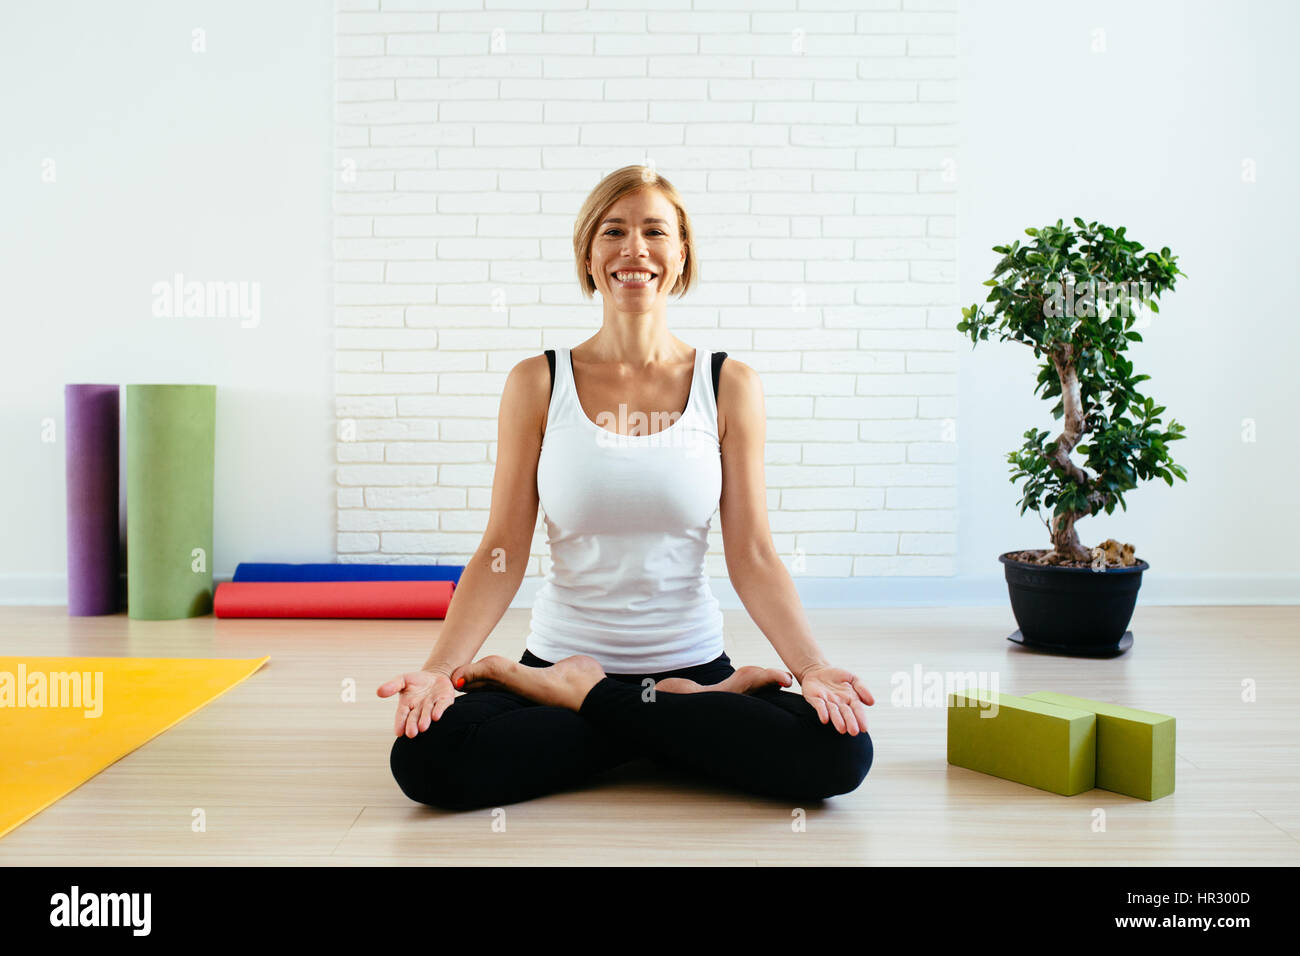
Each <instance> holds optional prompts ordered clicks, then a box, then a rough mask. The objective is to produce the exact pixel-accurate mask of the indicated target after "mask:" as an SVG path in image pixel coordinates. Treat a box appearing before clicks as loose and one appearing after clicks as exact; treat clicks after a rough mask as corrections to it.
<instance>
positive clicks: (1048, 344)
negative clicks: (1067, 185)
mask: <svg viewBox="0 0 1300 956" xmlns="http://www.w3.org/2000/svg"><path fill="white" fill-rule="evenodd" d="M1124 232H1125V227H1124V226H1120V227H1119V228H1118V229H1112V228H1111V227H1109V226H1105V225H1101V224H1099V223H1096V222H1090V223H1085V222H1084V221H1083V220H1082V219H1079V218H1076V219H1075V220H1074V225H1073V227H1072V226H1069V225H1065V224H1064V223H1063V221H1062V220H1059V219H1058V220H1057V222H1056V224H1055V225H1053V226H1044V227H1042V228H1041V229H1026V230H1025V234H1026V235H1027V236H1029V237H1030V238H1031V239H1033V242H1032V243H1030V244H1026V245H1022V244H1021V243H1020V241H1019V240H1016V241H1015V242H1012V243H1011V244H1010V245H1002V246H994V247H993V251H994V252H996V253H998V254H999V255H1000V256H1001V259H1000V260H999V261H998V263H997V265H996V266H995V267H994V269H993V274H992V278H990V279H988V280H987V281H985V283H984V285H986V286H988V287H989V294H988V298H987V299H986V300H985V305H984V306H980V305H978V304H975V305H971V306H970V307H969V308H963V309H962V310H961V313H962V320H961V321H960V322H959V323H957V330H958V331H959V332H963V333H966V334H967V335H969V336H970V339H971V345H972V348H973V347H974V346H975V345H977V344H978V343H979V342H981V341H986V340H987V339H988V337H989V334H990V333H993V334H994V335H996V336H998V337H999V338H1000V339H1002V340H1003V341H1005V340H1007V339H1011V340H1014V341H1017V342H1021V343H1023V344H1025V345H1028V346H1031V347H1032V348H1033V350H1034V357H1035V358H1040V359H1042V360H1043V363H1042V365H1041V366H1040V367H1039V371H1038V380H1037V384H1036V386H1035V388H1034V392H1035V393H1038V392H1040V391H1041V393H1042V395H1041V397H1042V398H1044V399H1051V398H1056V399H1057V401H1056V403H1055V405H1054V406H1053V408H1052V416H1053V417H1054V418H1057V419H1061V420H1062V425H1063V430H1062V432H1061V434H1060V435H1058V436H1057V438H1055V439H1053V440H1051V441H1050V442H1049V441H1047V439H1048V432H1046V431H1038V430H1037V429H1030V430H1029V431H1027V432H1025V433H1024V438H1025V442H1024V444H1023V445H1022V446H1021V447H1020V448H1019V449H1017V450H1016V451H1013V452H1011V453H1009V454H1008V455H1007V461H1008V462H1009V463H1010V464H1011V465H1012V474H1011V480H1012V481H1013V482H1015V481H1018V480H1020V479H1024V483H1023V485H1022V487H1021V491H1022V498H1021V501H1020V513H1021V514H1024V513H1025V511H1027V510H1028V509H1030V508H1032V509H1034V511H1036V512H1038V511H1040V509H1041V508H1044V507H1046V508H1051V509H1052V510H1053V513H1054V515H1061V514H1065V513H1069V512H1073V513H1074V514H1076V515H1077V516H1083V515H1094V514H1097V513H1098V512H1100V511H1101V510H1103V509H1104V510H1105V511H1106V513H1107V514H1111V513H1113V512H1114V510H1115V505H1116V504H1119V505H1120V507H1122V508H1124V509H1125V510H1127V507H1128V506H1127V505H1126V504H1125V502H1124V493H1125V492H1126V491H1130V490H1132V489H1133V488H1136V487H1137V483H1138V482H1139V481H1145V480H1148V479H1151V478H1163V479H1164V480H1165V481H1166V482H1167V483H1168V484H1170V485H1172V484H1173V483H1174V478H1175V477H1178V478H1181V479H1183V480H1184V481H1186V480H1187V474H1186V472H1185V471H1184V470H1183V468H1182V467H1180V466H1179V465H1177V464H1175V463H1174V461H1173V459H1172V458H1171V457H1170V455H1169V452H1168V449H1167V446H1168V444H1169V443H1170V442H1173V441H1177V440H1178V439H1181V438H1183V437H1185V436H1184V435H1183V426H1182V425H1180V424H1178V423H1177V422H1176V421H1173V420H1171V421H1170V423H1169V426H1168V428H1163V427H1161V419H1160V414H1161V413H1162V412H1164V411H1165V406H1163V405H1156V404H1155V403H1154V402H1153V401H1152V399H1151V398H1149V397H1146V396H1144V395H1142V394H1141V393H1140V392H1139V390H1138V385H1139V384H1140V383H1141V382H1143V381H1146V380H1147V379H1149V378H1150V376H1149V375H1134V374H1133V363H1132V362H1130V361H1129V360H1128V359H1127V358H1125V356H1124V353H1125V352H1126V351H1127V349H1128V346H1129V343H1130V342H1141V341H1142V336H1141V335H1140V334H1139V333H1138V332H1135V331H1133V328H1132V327H1133V324H1134V322H1135V321H1136V320H1137V311H1138V309H1139V308H1142V307H1145V308H1149V309H1150V310H1151V311H1152V312H1157V313H1158V312H1159V311H1160V309H1159V305H1158V298H1159V296H1160V295H1161V294H1162V293H1164V292H1167V291H1170V290H1172V289H1173V288H1174V283H1175V281H1176V278H1177V277H1178V276H1180V275H1181V276H1184V277H1185V274H1184V273H1182V272H1181V271H1179V269H1178V260H1177V257H1175V256H1174V255H1172V254H1171V253H1170V251H1169V248H1168V247H1167V246H1166V247H1165V248H1162V249H1161V250H1160V251H1159V252H1154V251H1151V252H1146V253H1143V251H1142V250H1143V246H1142V244H1141V243H1139V242H1135V241H1134V240H1132V239H1129V238H1128V237H1126V236H1125V235H1124ZM1107 283H1110V284H1112V285H1107ZM990 303H991V307H990V305H989V304H990ZM1070 369H1073V373H1074V377H1075V378H1076V379H1077V382H1078V387H1079V403H1080V412H1081V415H1082V425H1081V428H1080V429H1079V432H1078V434H1077V435H1073V436H1070V437H1071V438H1072V440H1073V441H1074V442H1077V443H1078V444H1076V445H1075V446H1074V448H1073V449H1072V451H1077V452H1078V453H1079V454H1080V455H1085V456H1086V459H1085V460H1084V463H1083V464H1084V467H1085V468H1086V469H1087V472H1086V473H1084V475H1083V480H1082V481H1080V477H1081V476H1080V472H1079V470H1078V466H1077V465H1075V463H1074V462H1073V461H1072V460H1070V465H1073V466H1074V467H1067V466H1066V465H1064V464H1062V463H1061V462H1060V461H1058V460H1057V448H1058V443H1059V442H1060V441H1061V439H1063V438H1066V437H1067V435H1068V430H1066V429H1064V424H1065V422H1064V419H1065V416H1066V408H1065V397H1064V396H1063V395H1062V385H1061V378H1062V374H1064V375H1065V376H1066V378H1067V380H1068V379H1069V370H1070ZM1084 436H1090V438H1091V440H1090V441H1088V442H1087V443H1082V439H1083V437H1084Z"/></svg>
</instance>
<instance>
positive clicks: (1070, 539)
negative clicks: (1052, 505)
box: [1052, 511, 1092, 562]
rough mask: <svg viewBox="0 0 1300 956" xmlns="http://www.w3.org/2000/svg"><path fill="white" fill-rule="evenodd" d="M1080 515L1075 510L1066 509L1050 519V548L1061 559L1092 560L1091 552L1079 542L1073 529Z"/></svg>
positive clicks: (1077, 535)
mask: <svg viewBox="0 0 1300 956" xmlns="http://www.w3.org/2000/svg"><path fill="white" fill-rule="evenodd" d="M1080 517H1082V515H1080V514H1079V512H1077V511H1067V512H1065V513H1064V514H1062V515H1058V516H1055V517H1053V519H1052V550H1053V551H1054V552H1055V553H1056V554H1057V555H1058V556H1059V557H1060V558H1061V559H1062V560H1066V561H1086V562H1091V561H1092V552H1091V551H1089V550H1088V549H1087V548H1085V547H1084V546H1083V545H1082V544H1080V543H1079V534H1078V532H1076V531H1075V530H1074V523H1075V521H1077V520H1078V519H1079V518H1080Z"/></svg>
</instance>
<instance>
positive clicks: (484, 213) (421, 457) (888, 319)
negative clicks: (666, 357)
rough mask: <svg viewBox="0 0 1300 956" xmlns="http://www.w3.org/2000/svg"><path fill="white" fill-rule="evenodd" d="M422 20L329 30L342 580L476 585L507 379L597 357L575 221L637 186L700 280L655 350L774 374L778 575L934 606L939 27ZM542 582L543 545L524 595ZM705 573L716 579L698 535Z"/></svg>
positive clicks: (946, 305)
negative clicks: (862, 585)
mask: <svg viewBox="0 0 1300 956" xmlns="http://www.w3.org/2000/svg"><path fill="white" fill-rule="evenodd" d="M348 6H349V7H350V8H357V7H363V6H365V7H376V6H378V4H377V3H369V4H365V3H349V4H348ZM411 6H412V5H411V4H405V3H404V4H402V5H401V9H399V10H397V11H394V12H390V11H388V9H387V6H386V5H385V6H384V7H383V8H381V9H380V10H378V11H377V12H375V11H373V10H367V11H358V12H344V13H341V14H340V16H339V18H338V24H339V45H338V53H339V56H338V60H337V63H338V77H339V79H338V82H337V86H336V89H337V95H338V100H339V108H338V112H337V114H336V115H337V120H338V124H339V126H338V132H339V135H338V140H339V142H340V149H339V162H340V163H347V164H351V165H352V167H353V168H354V170H355V175H352V174H351V173H350V174H349V176H348V177H347V178H345V179H341V180H340V182H339V185H338V192H337V195H336V198H335V212H336V217H335V226H336V230H337V232H338V234H339V238H338V239H337V240H336V242H335V258H336V262H337V269H336V273H335V301H336V303H339V308H338V309H337V313H336V314H337V321H338V323H339V325H340V326H341V328H340V334H339V339H338V343H339V353H338V359H339V366H338V368H339V374H338V377H337V380H336V390H337V394H338V396H339V399H338V409H339V415H340V417H341V418H343V419H345V420H346V422H347V424H348V429H349V430H348V433H347V437H345V438H344V439H342V440H340V442H339V457H340V466H339V469H338V475H339V484H340V486H341V490H340V495H339V504H340V511H339V529H340V532H339V536H338V548H339V552H340V554H341V555H343V556H346V559H347V560H377V561H398V562H409V563H423V562H430V561H442V562H448V563H457V564H460V563H464V562H465V561H467V560H468V559H469V557H470V555H471V553H472V552H473V551H474V549H475V548H476V547H477V545H478V543H479V540H480V538H481V535H482V532H483V530H484V529H485V528H486V527H487V519H488V514H489V506H490V499H491V488H492V478H493V469H494V465H493V462H494V461H495V452H496V441H495V438H496V431H497V429H496V417H497V412H498V405H499V400H500V394H501V389H502V387H503V386H504V384H505V380H506V376H507V374H508V372H509V370H510V368H511V367H512V366H513V365H515V364H516V363H517V362H519V361H520V360H521V359H524V358H527V357H529V356H535V355H537V354H538V353H539V352H541V351H542V350H543V349H546V348H552V347H556V346H573V345H577V344H578V343H579V342H581V341H583V340H584V339H586V338H588V337H589V336H590V335H591V334H592V332H594V331H595V330H596V329H597V328H599V326H600V321H601V303H600V300H599V297H597V299H596V301H594V302H592V301H588V300H584V299H583V298H582V296H581V292H580V289H579V285H578V282H577V278H576V275H575V269H574V256H573V249H572V241H571V236H572V232H573V223H574V219H575V218H576V215H577V212H578V210H579V208H580V206H581V204H582V202H583V200H584V199H585V197H586V195H587V193H588V192H589V191H590V190H591V189H592V188H593V187H594V186H595V185H596V183H597V182H599V180H600V179H601V178H602V177H603V176H604V175H606V174H607V173H609V172H611V171H612V170H614V169H616V168H618V167H621V166H625V165H629V164H632V163H642V162H645V163H652V164H653V165H654V166H655V168H656V169H658V170H659V171H661V172H662V173H663V174H664V176H665V177H666V178H667V179H669V180H670V181H671V182H672V183H673V184H674V185H675V186H676V187H677V188H678V189H679V190H680V191H681V192H682V193H683V195H684V197H685V201H686V204H687V209H688V211H689V213H690V215H691V218H692V220H693V223H694V227H695V231H696V249H695V253H696V256H697V261H698V262H699V263H700V265H701V270H702V275H703V281H702V283H701V286H700V287H699V288H698V290H695V291H692V293H691V294H690V295H689V296H687V297H686V298H684V299H681V300H678V299H670V302H669V325H670V327H671V328H672V329H673V331H674V333H675V334H676V335H678V336H679V337H681V338H682V339H684V340H685V341H686V342H688V343H690V344H692V345H695V346H697V347H698V348H702V349H705V350H722V351H726V352H728V353H729V354H730V355H732V356H734V357H735V358H737V359H738V360H741V361H744V362H746V363H748V364H749V365H751V366H753V367H754V368H756V369H757V370H759V371H760V373H762V375H763V382H764V390H765V393H766V397H767V413H768V443H767V449H766V463H767V485H768V490H769V495H768V502H769V511H770V520H771V524H772V530H773V537H774V540H775V542H776V545H777V547H778V549H779V550H780V551H781V553H782V554H783V555H784V556H785V558H786V559H787V562H788V563H789V564H790V566H791V568H792V570H795V571H797V572H798V574H799V575H800V576H802V577H809V578H817V577H838V578H849V577H851V576H857V577H863V578H866V577H871V578H879V577H880V576H897V575H918V576H947V575H950V574H951V573H952V571H953V567H954V559H955V553H956V538H955V534H954V532H955V530H956V513H955V506H956V468H955V465H954V464H953V462H954V457H955V456H954V450H955V448H954V445H953V442H952V441H951V440H950V439H945V435H946V434H949V433H950V429H949V428H946V427H945V426H947V425H950V424H951V422H952V419H953V417H954V416H955V414H956V405H955V397H956V390H957V377H956V372H957V363H956V355H955V351H954V350H955V349H956V348H957V347H958V345H959V344H960V337H959V336H957V335H955V334H949V330H948V329H947V328H946V326H947V325H948V316H950V315H951V314H952V313H953V311H954V309H955V307H956V304H957V301H958V299H957V296H956V287H955V284H954V283H955V278H956V243H955V241H954V239H953V238H952V234H953V230H954V226H955V213H956V200H955V196H954V194H953V190H954V187H953V185H952V184H951V183H949V182H946V181H945V180H944V177H943V176H942V175H941V172H942V160H943V159H944V158H947V157H950V156H951V155H952V146H953V144H955V142H956V129H955V121H956V118H957V110H956V105H955V102H954V101H955V98H956V92H957V91H956V84H955V82H954V77H955V75H956V66H957V64H956V59H955V51H956V44H955V40H954V32H955V29H956V25H957V16H956V14H955V12H951V11H944V10H939V11H932V12H921V13H916V12H903V11H902V10H886V11H883V12H873V11H868V12H859V9H860V6H861V5H859V4H842V3H841V4H836V3H830V4H826V5H825V8H824V9H821V10H815V11H811V10H796V9H794V5H793V4H789V5H777V4H773V5H771V6H770V7H769V8H768V9H767V10H765V11H759V12H752V13H751V12H750V10H749V8H748V6H747V5H745V4H738V3H737V4H718V5H713V6H711V7H710V9H708V10H696V11H694V12H689V8H688V7H687V6H686V5H682V7H681V8H680V9H676V10H674V9H672V8H671V6H670V7H666V8H665V7H660V8H658V9H655V10H651V11H647V10H633V9H604V10H597V9H583V6H585V4H568V5H565V4H553V5H544V6H542V7H541V8H539V9H536V10H520V11H516V10H495V9H494V10H486V11H469V10H466V11H451V10H442V11H441V12H434V8H436V7H439V6H442V5H439V4H417V5H415V6H420V7H421V8H422V9H421V10H420V12H408V11H407V9H406V8H408V7H411ZM867 6H868V7H869V6H870V5H869V4H868V5H867ZM879 6H887V5H879ZM562 7H564V8H565V9H560V8H562ZM426 8H427V9H426ZM798 298H802V300H803V301H804V302H805V303H806V306H805V307H804V308H798V307H795V306H794V305H793V303H795V301H796V299H798ZM936 324H937V325H940V326H941V328H939V329H936V328H934V326H935V325H936ZM545 504H546V503H545V502H544V501H543V502H542V507H543V509H544V508H545ZM549 564H550V557H549V554H548V548H547V544H546V534H545V526H544V525H543V524H542V523H541V522H540V521H539V522H538V525H537V527H536V528H535V534H534V539H533V557H532V560H531V561H530V566H529V573H530V575H532V576H534V578H536V576H537V575H539V574H544V573H546V571H547V570H548V568H549ZM705 567H706V570H707V571H708V572H709V573H711V574H712V575H714V576H715V577H720V578H723V579H725V575H726V565H725V563H724V560H723V555H722V534H721V531H720V529H719V526H718V522H717V521H716V520H715V521H714V523H713V530H712V533H711V535H710V549H709V554H708V556H707V558H706V562H705ZM537 583H539V581H538V580H536V579H535V580H532V581H529V584H528V588H527V589H526V590H525V589H521V598H520V599H519V601H517V603H526V602H527V600H528V598H529V592H530V591H531V589H532V587H534V586H536V584H537ZM846 593H848V592H846Z"/></svg>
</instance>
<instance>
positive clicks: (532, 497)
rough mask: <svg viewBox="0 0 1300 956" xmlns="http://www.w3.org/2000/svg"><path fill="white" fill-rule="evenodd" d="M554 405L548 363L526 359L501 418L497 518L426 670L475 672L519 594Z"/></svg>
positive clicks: (513, 375)
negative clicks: (547, 419)
mask: <svg viewBox="0 0 1300 956" xmlns="http://www.w3.org/2000/svg"><path fill="white" fill-rule="evenodd" d="M549 398H550V371H549V369H548V368H547V363H546V357H545V356H542V355H539V356H536V357H534V358H528V359H524V360H523V361H522V362H520V363H519V364H518V365H516V366H515V367H514V368H513V369H511V370H510V374H509V375H508V376H507V377H506V384H505V388H504V389H503V390H502V393H501V406H500V409H499V411H498V415H497V461H496V469H495V471H494V472H493V476H492V510H491V513H490V515H489V517H488V526H487V530H486V531H485V532H484V533H483V540H482V541H481V542H480V543H479V546H478V550H477V551H475V552H474V556H473V557H472V558H471V559H470V561H469V563H468V564H466V565H465V571H464V573H463V574H462V575H461V577H460V581H459V582H458V583H457V584H456V589H455V591H454V592H453V594H452V601H451V604H450V605H448V607H447V617H446V619H445V620H444V621H443V624H442V628H441V630H440V631H439V633H438V639H437V641H436V642H435V644H434V646H433V651H432V652H431V653H430V654H429V658H428V660H427V661H425V663H424V667H423V669H424V670H426V671H435V672H439V673H443V674H446V675H447V676H448V677H450V676H451V672H452V671H453V670H455V669H456V668H457V667H459V666H460V665H462V664H468V663H469V662H470V661H471V660H473V658H474V655H475V654H476V653H477V652H478V650H479V648H480V647H482V646H483V642H484V641H485V640H487V637H488V635H489V634H491V633H492V629H493V628H494V627H496V625H497V622H498V621H500V620H501V616H502V615H503V614H504V613H505V612H506V608H508V607H509V606H510V601H511V600H512V599H513V598H514V596H515V594H516V593H518V591H519V585H520V583H521V582H522V581H523V579H524V572H525V571H526V570H527V568H528V557H529V552H530V550H531V548H532V541H533V531H534V529H535V528H536V527H537V506H538V500H537V460H538V457H539V456H540V454H541V444H542V430H543V419H544V416H545V414H546V408H547V405H548V404H549Z"/></svg>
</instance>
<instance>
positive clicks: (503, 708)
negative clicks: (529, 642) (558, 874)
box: [390, 652, 873, 810]
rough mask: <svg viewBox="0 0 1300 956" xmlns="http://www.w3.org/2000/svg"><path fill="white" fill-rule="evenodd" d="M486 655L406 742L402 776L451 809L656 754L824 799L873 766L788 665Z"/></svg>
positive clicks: (555, 785)
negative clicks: (438, 714) (646, 670)
mask: <svg viewBox="0 0 1300 956" xmlns="http://www.w3.org/2000/svg"><path fill="white" fill-rule="evenodd" d="M484 660H485V661H489V660H491V661H493V663H492V665H491V666H490V667H489V668H488V670H490V671H491V672H492V679H487V680H479V681H475V682H473V683H472V684H471V685H470V686H476V685H477V686H480V687H482V688H483V689H475V690H473V692H471V693H466V694H464V695H463V696H461V697H458V698H457V699H456V702H455V703H454V704H452V706H451V707H449V708H447V710H446V711H445V712H444V713H443V715H442V718H441V719H440V720H439V721H436V722H435V723H434V724H433V725H432V726H430V727H429V729H428V730H426V731H423V732H422V733H419V734H417V735H416V736H415V737H404V736H403V737H398V738H397V739H396V740H395V741H394V742H393V748H392V752H391V754H390V765H391V768H392V771H393V776H394V778H395V779H396V780H397V782H398V785H399V786H400V787H401V788H402V791H403V792H404V793H405V794H406V795H407V796H408V797H410V798H411V799H412V800H416V801H418V802H420V803H426V804H429V805H431V806H436V807H441V808H443V809H449V810H469V809H477V808H481V807H486V806H499V805H503V804H509V803H516V802H519V801H521V800H528V799H532V798H534V797H538V796H542V795H544V794H548V793H555V792H559V791H563V790H570V789H573V788H576V787H581V786H584V785H585V784H587V783H589V782H590V780H591V778H592V777H594V776H595V775H597V774H599V773H600V772H602V771H605V770H608V769H611V768H613V767H615V766H617V765H619V764H621V763H625V762H627V761H629V760H633V759H636V758H638V757H642V756H648V757H650V758H652V759H654V760H655V761H656V762H657V763H661V764H665V765H668V766H671V767H674V768H677V769H682V770H685V771H688V772H690V773H692V774H693V775H696V776H699V777H701V778H703V779H707V780H712V781H714V782H717V783H722V784H725V785H728V786H732V787H735V788H738V789H740V790H743V791H746V792H750V793H757V794H763V795H767V796H773V797H787V798H793V799H821V798H824V797H828V796H833V795H835V794H838V793H847V792H849V791H851V790H854V789H856V788H857V786H858V785H859V784H860V783H861V782H862V780H863V778H864V777H865V776H866V774H867V771H868V770H869V769H870V766H871V761H872V756H873V752H872V744H871V738H870V736H869V735H868V734H867V733H866V732H862V733H859V734H857V735H856V736H851V735H849V734H842V733H840V732H838V731H837V730H836V729H835V728H834V727H833V726H832V725H831V724H829V723H827V724H822V723H821V722H820V720H819V718H818V717H817V713H816V711H815V710H814V709H813V707H812V705H811V704H809V703H808V702H807V701H806V700H805V699H804V698H803V697H802V695H800V694H797V693H792V692H788V691H785V690H782V689H781V687H780V686H778V685H777V684H776V683H775V682H776V681H777V680H782V682H783V680H784V677H785V672H784V671H776V670H772V669H763V668H741V669H740V670H739V671H736V670H733V668H732V667H731V665H730V664H729V663H727V662H726V661H725V656H724V658H720V659H719V661H716V662H713V663H712V664H708V665H701V666H700V667H697V668H687V669H686V670H684V671H674V672H670V673H669V674H665V675H657V680H656V682H655V683H654V684H653V685H651V683H650V682H649V681H646V680H644V679H643V678H642V677H641V676H639V675H634V676H608V675H604V674H603V671H600V669H599V665H596V666H595V670H591V669H590V667H586V669H585V671H584V665H583V664H582V663H581V662H582V661H588V662H590V663H591V664H594V663H595V662H591V661H590V658H566V659H565V661H563V662H561V664H560V665H559V666H556V667H554V668H553V669H552V668H550V666H549V665H547V664H546V662H543V661H540V660H539V659H538V658H535V657H533V656H532V655H531V654H529V653H528V652H525V653H524V657H523V658H522V659H521V660H520V661H519V662H518V663H516V662H514V661H510V660H508V659H506V658H485V659H484ZM533 662H536V663H533ZM478 663H479V662H476V666H477V664H478ZM533 666H543V667H547V669H548V673H546V674H545V675H543V674H541V673H538V672H536V671H529V670H526V668H529V667H533ZM644 676H645V677H654V676H656V675H644ZM512 686H513V687H515V688H518V689H521V690H523V689H526V690H527V693H528V696H525V694H523V693H518V692H516V690H512V689H510V688H511V687H512ZM717 687H730V688H733V689H729V690H719V689H710V688H717ZM667 688H673V690H669V689H667ZM539 701H540V702H539Z"/></svg>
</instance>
